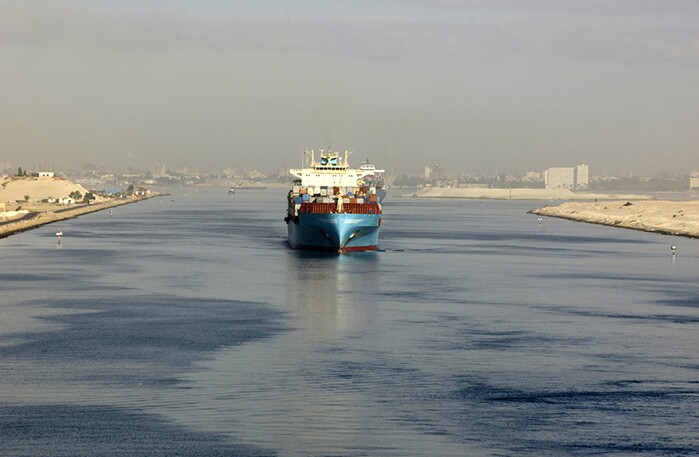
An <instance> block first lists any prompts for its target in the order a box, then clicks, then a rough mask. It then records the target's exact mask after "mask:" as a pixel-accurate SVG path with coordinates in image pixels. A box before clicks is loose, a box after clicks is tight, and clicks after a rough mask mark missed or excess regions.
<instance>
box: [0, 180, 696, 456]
mask: <svg viewBox="0 0 699 457" xmlns="http://www.w3.org/2000/svg"><path fill="white" fill-rule="evenodd" d="M284 196H285V191H284V190H272V189H269V190H265V191H249V192H243V191H241V192H238V193H236V194H235V195H233V196H229V195H227V194H226V190H225V189H208V190H206V191H204V190H199V191H197V192H194V191H193V190H191V189H177V190H175V191H173V194H172V195H171V196H168V197H163V198H162V200H160V199H157V198H156V199H151V200H148V201H145V202H142V203H138V204H132V205H127V206H123V207H119V208H116V209H114V214H113V216H112V217H110V215H109V214H108V212H105V211H103V212H100V213H95V214H91V215H87V216H83V217H80V218H78V219H74V220H69V221H64V222H62V223H60V224H58V225H56V224H54V225H51V226H46V227H42V228H39V229H37V230H34V231H31V232H25V233H22V234H19V235H15V236H12V237H10V238H7V239H4V240H0V280H1V283H2V292H1V294H2V295H1V296H2V300H1V301H0V436H2V439H0V455H3V456H20V455H21V456H45V455H52V456H76V455H77V456H82V455H85V456H88V455H90V456H94V455H105V456H106V455H110V456H112V455H117V456H153V455H162V456H165V455H175V454H176V453H179V454H180V455H188V456H219V455H220V456H229V455H244V456H246V455H279V456H306V455H316V456H326V455H343V456H345V455H346V456H360V455H382V456H425V455H453V456H459V455H498V456H518V455H537V456H541V455H551V456H558V455H619V456H631V455H634V456H635V455H648V456H661V455H696V454H697V453H699V444H697V443H699V381H698V380H699V355H697V352H696V347H697V346H698V344H699V286H697V282H696V278H697V274H698V273H699V267H697V265H699V262H698V260H699V247H698V246H699V245H698V244H697V241H696V240H692V239H685V238H675V237H667V236H660V235H656V234H650V233H643V232H634V231H627V230H621V229H614V228H609V227H602V226H596V225H587V224H580V223H573V222H568V221H562V220H553V219H545V220H544V221H543V223H541V224H539V223H538V221H537V218H536V217H535V216H531V215H528V214H526V212H527V211H528V210H530V209H533V208H535V207H538V206H540V205H542V204H543V203H542V202H510V201H486V202H482V201H476V200H416V199H405V198H400V197H398V196H397V195H390V196H389V199H388V200H387V201H386V202H385V204H384V218H383V223H382V233H381V238H380V247H381V249H382V250H381V252H376V253H357V254H351V255H343V256H334V255H319V254H310V253H305V252H301V251H293V250H290V249H289V248H288V247H287V245H286V226H285V224H284V222H283V220H282V219H283V216H284V209H285V201H284ZM59 226H60V228H62V230H63V232H64V238H63V241H62V244H61V246H60V247H58V246H57V245H56V240H55V236H54V233H55V231H56V229H57V228H58V227H59ZM673 244H674V245H676V246H677V255H676V256H675V257H674V258H673V257H672V256H671V254H670V252H671V251H670V246H671V245H673Z"/></svg>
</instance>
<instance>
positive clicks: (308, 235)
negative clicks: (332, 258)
mask: <svg viewBox="0 0 699 457" xmlns="http://www.w3.org/2000/svg"><path fill="white" fill-rule="evenodd" d="M380 224H381V215H380V214H352V213H340V214H338V213H331V214H299V215H298V220H297V221H294V220H289V221H288V225H287V227H288V231H289V244H290V245H291V247H293V248H295V249H312V250H319V251H332V252H351V251H373V250H376V248H377V245H378V242H379V226H380Z"/></svg>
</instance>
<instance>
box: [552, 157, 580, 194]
mask: <svg viewBox="0 0 699 457" xmlns="http://www.w3.org/2000/svg"><path fill="white" fill-rule="evenodd" d="M544 184H545V185H546V188H547V189H575V190H578V189H587V188H588V187H589V185H590V171H589V167H588V166H587V164H586V163H585V162H580V163H579V164H578V165H576V166H575V167H551V168H548V169H547V170H546V171H544Z"/></svg>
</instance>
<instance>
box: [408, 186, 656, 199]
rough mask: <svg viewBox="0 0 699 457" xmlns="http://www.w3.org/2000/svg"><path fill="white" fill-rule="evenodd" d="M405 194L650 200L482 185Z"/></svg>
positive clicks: (633, 195) (429, 189)
mask: <svg viewBox="0 0 699 457" xmlns="http://www.w3.org/2000/svg"><path fill="white" fill-rule="evenodd" d="M407 196H409V197H413V198H463V199H486V200H620V199H625V200H632V199H633V200H650V199H652V197H651V196H649V195H637V194H617V195H614V194H595V193H591V192H573V191H572V190H570V189H531V188H516V189H502V188H490V187H489V188H484V187H423V188H422V189H419V190H418V191H417V192H415V193H413V194H408V195H407Z"/></svg>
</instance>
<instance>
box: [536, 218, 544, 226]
mask: <svg viewBox="0 0 699 457" xmlns="http://www.w3.org/2000/svg"><path fill="white" fill-rule="evenodd" d="M537 221H539V225H541V223H542V222H544V218H543V217H541V216H539V217H538V218H537Z"/></svg>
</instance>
